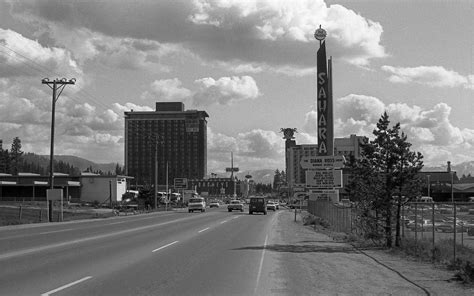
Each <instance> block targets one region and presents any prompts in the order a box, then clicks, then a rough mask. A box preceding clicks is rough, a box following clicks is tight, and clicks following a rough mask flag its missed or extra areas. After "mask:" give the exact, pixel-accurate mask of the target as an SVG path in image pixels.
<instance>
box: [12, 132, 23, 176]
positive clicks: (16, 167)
mask: <svg viewBox="0 0 474 296" xmlns="http://www.w3.org/2000/svg"><path fill="white" fill-rule="evenodd" d="M22 156H23V151H21V140H20V138H18V137H15V138H14V139H13V143H12V147H11V149H10V173H11V174H13V175H18V172H19V171H20V166H21V163H22Z"/></svg>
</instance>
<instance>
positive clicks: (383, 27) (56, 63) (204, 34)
mask: <svg viewBox="0 0 474 296" xmlns="http://www.w3.org/2000/svg"><path fill="white" fill-rule="evenodd" d="M320 24H321V25H322V27H323V28H324V29H326V30H327V32H328V37H327V39H326V48H327V55H328V56H332V57H333V78H334V82H333V87H334V108H335V110H334V113H335V136H336V137H348V136H349V135H350V134H357V135H364V136H369V137H371V135H372V131H373V129H374V128H375V124H376V122H377V121H378V119H379V118H380V115H381V114H382V113H383V112H384V111H387V112H388V113H389V116H390V119H391V121H392V123H396V122H400V123H401V126H402V130H403V131H404V132H405V133H406V134H408V140H409V141H410V142H411V143H412V144H413V146H412V148H413V150H415V151H419V152H421V153H423V155H424V157H425V158H424V161H425V165H428V166H438V165H444V164H446V161H448V160H450V161H451V162H452V163H454V164H458V163H461V162H464V161H471V160H474V72H473V65H474V61H473V56H474V1H472V0H465V1H462V0H452V1H435V0H433V1H428V0H426V1H421V0H420V1H395V0H392V1H388V0H387V1H381V0H372V1H371V0H365V1H355V0H352V1H349V0H346V1H329V0H328V1H323V0H306V1H305V0H301V1H298V0H287V1H283V0H282V1H272V0H262V1H251V0H220V1H219V0H195V1H191V0H189V1H188V0H186V1H185V0H182V1H176V0H162V1H157V0H148V1H144V0H143V1H140V0H135V1H131V0H129V1H112V0H106V1H105V0H104V1H72V0H57V1H44V0H42V1H20V2H17V1H5V0H0V139H3V142H4V148H10V145H11V142H12V139H13V138H14V137H16V136H18V137H20V139H21V140H22V145H23V150H24V151H26V152H34V153H37V154H45V155H49V145H50V124H51V89H50V88H49V87H47V86H46V85H42V84H41V80H42V79H43V78H50V79H54V78H63V77H65V78H68V79H69V78H76V79H77V83H76V85H74V86H71V85H68V86H67V87H66V88H65V89H64V91H63V93H62V95H61V97H60V98H59V100H58V102H57V106H56V136H55V153H56V154H67V155H75V156H79V157H83V158H86V159H89V160H92V161H95V162H100V163H106V162H118V163H121V164H123V161H124V143H123V137H124V119H123V112H124V111H129V110H130V109H134V110H154V107H155V102H156V101H182V102H184V103H185V107H186V109H198V110H205V111H206V112H207V113H208V114H209V118H208V173H210V172H216V173H219V172H223V171H224V170H225V167H228V166H229V165H230V152H231V151H233V153H234V164H235V165H236V166H238V167H239V168H240V170H241V171H245V170H254V169H277V168H278V169H284V140H283V139H282V134H281V133H280V132H279V131H280V128H285V127H291V128H297V129H298V133H297V134H296V140H297V143H298V144H314V143H316V136H317V135H316V120H315V119H316V111H315V110H316V109H315V102H316V78H315V77H316V51H317V49H318V47H319V42H317V41H316V40H315V39H314V37H313V34H314V31H315V29H316V28H318V27H319V25H320Z"/></svg>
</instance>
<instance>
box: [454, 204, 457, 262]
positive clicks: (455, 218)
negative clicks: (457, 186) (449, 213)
mask: <svg viewBox="0 0 474 296" xmlns="http://www.w3.org/2000/svg"><path fill="white" fill-rule="evenodd" d="M453 211H454V222H453V223H454V231H453V233H454V240H453V262H455V261H456V220H457V217H456V203H454V202H453Z"/></svg>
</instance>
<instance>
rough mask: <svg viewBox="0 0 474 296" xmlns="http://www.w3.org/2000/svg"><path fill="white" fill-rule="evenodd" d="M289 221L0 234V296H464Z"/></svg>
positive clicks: (127, 221) (158, 222)
mask: <svg viewBox="0 0 474 296" xmlns="http://www.w3.org/2000/svg"><path fill="white" fill-rule="evenodd" d="M293 219H294V216H293V213H291V212H289V211H288V210H280V211H277V212H269V213H268V215H261V214H258V215H249V214H248V211H246V212H244V213H240V212H232V213H229V212H227V210H226V208H224V207H221V208H218V209H208V210H207V211H206V212H205V213H187V211H185V209H184V210H182V211H179V212H168V213H153V214H145V215H138V216H126V217H116V218H110V219H105V220H88V221H81V222H74V223H51V224H46V225H45V224H43V225H39V224H38V225H25V226H12V227H3V228H0V266H1V267H2V268H0V295H444V294H443V293H444V292H447V293H448V294H450V295H464V294H459V293H457V292H455V291H457V290H454V289H453V288H454V286H453V285H452V284H451V285H448V284H447V283H446V282H445V281H444V280H445V279H446V278H447V277H448V275H447V274H441V275H440V273H439V272H437V273H433V268H432V267H431V266H426V268H424V269H423V268H422V267H420V266H421V265H419V264H418V265H416V264H415V265H413V266H410V265H409V264H408V263H405V262H403V263H402V261H399V260H396V261H394V260H393V259H392V258H389V259H386V260H385V262H386V263H387V262H388V263H390V262H392V263H402V264H400V269H405V273H406V274H408V276H401V274H402V273H400V272H398V273H397V272H396V271H394V270H392V269H390V268H387V266H386V265H383V264H380V262H377V261H375V260H374V259H373V258H370V257H368V256H366V255H364V254H361V253H360V252H358V251H356V250H354V249H353V248H351V246H350V245H347V244H344V243H338V242H334V241H332V239H330V238H329V237H327V236H325V235H323V234H319V233H315V232H314V231H312V230H311V229H309V228H308V227H304V226H302V225H301V223H299V224H298V223H294V221H293ZM382 260H383V258H379V261H382ZM422 271H423V272H424V273H423V272H422ZM443 277H444V278H443ZM435 282H436V283H440V285H439V286H438V288H436V289H431V290H430V287H429V286H430V285H431V287H433V283H435ZM440 287H444V288H445V290H439V288H440ZM446 288H447V289H446ZM436 291H438V292H436ZM443 291H444V292H443ZM439 292H441V294H439ZM471 292H472V290H470V291H467V293H466V294H465V295H472V294H471Z"/></svg>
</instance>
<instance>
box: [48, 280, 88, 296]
mask: <svg viewBox="0 0 474 296" xmlns="http://www.w3.org/2000/svg"><path fill="white" fill-rule="evenodd" d="M91 278H92V277H91V276H86V277H85V278H82V279H80V280H77V281H75V282H72V283H69V284H67V285H64V286H61V287H59V288H56V289H54V290H51V291H49V292H46V293H43V294H41V296H49V295H51V294H54V293H56V292H59V291H61V290H64V289H67V288H69V287H72V286H74V285H77V284H79V283H82V282H83V281H87V280H88V279H91Z"/></svg>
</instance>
